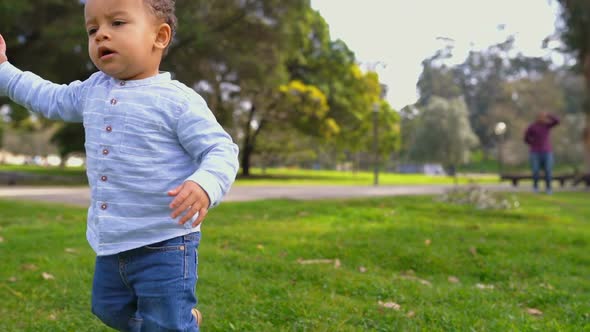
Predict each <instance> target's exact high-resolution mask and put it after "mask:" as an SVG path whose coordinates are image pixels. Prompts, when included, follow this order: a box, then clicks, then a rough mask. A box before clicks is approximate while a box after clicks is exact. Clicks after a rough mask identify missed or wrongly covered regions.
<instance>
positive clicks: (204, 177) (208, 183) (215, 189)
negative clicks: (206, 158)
mask: <svg viewBox="0 0 590 332" xmlns="http://www.w3.org/2000/svg"><path fill="white" fill-rule="evenodd" d="M186 181H193V182H195V183H196V184H198V185H199V186H201V188H203V190H204V191H205V193H206V194H207V195H208V196H209V208H212V207H215V206H217V205H219V203H220V202H219V199H220V197H221V189H220V187H219V184H218V183H217V181H216V179H215V177H214V176H213V175H211V174H209V173H208V172H206V171H201V170H199V171H196V172H195V173H194V174H193V175H191V176H190V177H189V178H188V179H186Z"/></svg>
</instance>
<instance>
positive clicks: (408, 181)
mask: <svg viewBox="0 0 590 332" xmlns="http://www.w3.org/2000/svg"><path fill="white" fill-rule="evenodd" d="M0 172H21V173H32V174H37V175H53V176H58V177H76V178H77V179H81V180H80V181H78V182H79V184H86V183H87V182H86V179H85V176H86V171H85V169H84V168H82V167H77V168H67V169H62V168H59V167H40V166H30V165H24V166H11V165H0ZM59 181H60V180H59V179H57V180H55V181H47V180H45V181H36V182H33V183H27V184H30V185H44V184H53V185H56V184H59V183H60V182H59ZM459 182H460V183H470V182H476V183H497V182H498V176H497V175H496V174H474V175H469V176H464V175H461V176H459ZM379 183H380V184H382V185H420V184H452V183H454V179H453V178H452V177H448V176H429V175H420V174H394V173H380V174H379ZM372 184H373V173H372V172H357V173H352V172H340V171H328V170H322V171H318V170H305V169H289V168H273V169H267V170H266V171H265V172H263V171H262V170H261V169H257V168H255V169H253V170H252V176H251V177H249V178H243V177H238V180H237V181H236V185H238V186H273V185H277V186H278V185H281V186H282V185H372Z"/></svg>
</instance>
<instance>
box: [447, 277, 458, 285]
mask: <svg viewBox="0 0 590 332" xmlns="http://www.w3.org/2000/svg"><path fill="white" fill-rule="evenodd" d="M448 280H449V282H450V283H451V284H458V283H459V278H457V277H455V276H449V279H448Z"/></svg>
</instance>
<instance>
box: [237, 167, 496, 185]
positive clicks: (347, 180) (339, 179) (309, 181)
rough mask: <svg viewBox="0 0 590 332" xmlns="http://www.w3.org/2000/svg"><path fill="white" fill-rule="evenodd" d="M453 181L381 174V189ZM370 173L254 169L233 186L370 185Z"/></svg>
mask: <svg viewBox="0 0 590 332" xmlns="http://www.w3.org/2000/svg"><path fill="white" fill-rule="evenodd" d="M458 179H459V182H460V183H470V182H475V183H498V175H497V174H474V175H469V176H465V175H460V176H459V178H458ZM452 183H454V178H452V177H449V176H433V175H422V174H398V173H380V174H379V184H381V185H421V184H452ZM372 184H373V173H372V172H365V171H363V172H356V173H353V172H341V171H330V170H305V169H289V168H272V169H267V170H266V171H265V172H262V170H261V169H253V170H252V176H251V177H250V178H238V180H237V181H236V185H238V186H240V185H250V186H251V185H254V186H256V185H360V186H362V185H372Z"/></svg>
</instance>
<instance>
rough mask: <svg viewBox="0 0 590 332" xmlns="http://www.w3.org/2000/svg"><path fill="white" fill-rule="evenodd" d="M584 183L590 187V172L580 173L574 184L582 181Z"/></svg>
mask: <svg viewBox="0 0 590 332" xmlns="http://www.w3.org/2000/svg"><path fill="white" fill-rule="evenodd" d="M582 182H583V183H584V184H585V185H586V188H590V173H586V174H581V175H578V176H576V177H575V178H574V183H573V184H574V186H577V185H579V184H581V183H582Z"/></svg>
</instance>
